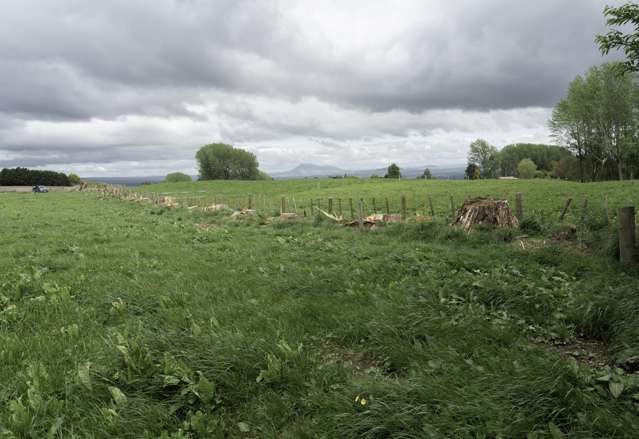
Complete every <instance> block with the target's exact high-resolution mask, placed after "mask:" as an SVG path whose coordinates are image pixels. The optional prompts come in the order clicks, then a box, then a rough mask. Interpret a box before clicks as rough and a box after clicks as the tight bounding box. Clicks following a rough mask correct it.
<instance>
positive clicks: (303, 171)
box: [269, 163, 465, 180]
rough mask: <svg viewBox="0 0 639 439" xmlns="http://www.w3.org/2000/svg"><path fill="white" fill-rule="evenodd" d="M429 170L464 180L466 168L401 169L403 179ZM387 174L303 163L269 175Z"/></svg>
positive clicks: (436, 174)
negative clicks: (288, 169)
mask: <svg viewBox="0 0 639 439" xmlns="http://www.w3.org/2000/svg"><path fill="white" fill-rule="evenodd" d="M426 168H429V169H430V172H431V173H432V174H433V176H435V177H437V178H451V179H461V178H464V171H465V166H463V165H458V166H455V165H451V166H419V167H410V168H401V173H402V177H404V178H417V177H419V176H420V175H422V174H423V172H424V169H426ZM385 174H386V168H378V169H357V170H347V169H342V168H338V167H336V166H322V165H314V164H312V163H302V164H300V165H298V166H296V167H295V168H293V169H291V170H290V171H284V172H272V173H270V174H269V175H270V176H271V177H273V178H275V179H278V180H279V179H292V178H327V177H343V176H344V175H347V176H352V177H370V176H372V175H377V176H379V177H383V176H384V175H385Z"/></svg>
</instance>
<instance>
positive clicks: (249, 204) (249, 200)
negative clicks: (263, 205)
mask: <svg viewBox="0 0 639 439" xmlns="http://www.w3.org/2000/svg"><path fill="white" fill-rule="evenodd" d="M248 208H249V209H253V194H249V197H248Z"/></svg>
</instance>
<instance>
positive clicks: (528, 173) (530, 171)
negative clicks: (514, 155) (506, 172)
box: [517, 159, 537, 178]
mask: <svg viewBox="0 0 639 439" xmlns="http://www.w3.org/2000/svg"><path fill="white" fill-rule="evenodd" d="M535 172H537V165H536V164H535V162H533V161H532V160H530V159H523V160H522V161H520V162H519V164H518V165H517V174H518V175H519V178H534V177H535Z"/></svg>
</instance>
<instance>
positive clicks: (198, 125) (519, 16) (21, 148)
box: [0, 0, 615, 165]
mask: <svg viewBox="0 0 639 439" xmlns="http://www.w3.org/2000/svg"><path fill="white" fill-rule="evenodd" d="M614 3H615V2H613V4H614ZM605 4H606V3H605V2H603V1H600V0H580V1H574V0H538V1H535V2H526V1H507V0H483V1H481V2H479V1H475V0H462V1H454V2H451V1H443V0H436V1H435V0H432V1H427V0H419V1H418V0H416V1H408V0H406V1H390V0H382V1H378V2H375V1H372V0H368V1H363V0H354V1H351V2H336V1H335V2H324V1H306V2H300V1H292V0H290V1H287V0H281V1H269V2H257V1H253V0H216V1H209V0H109V1H101V2H87V1H83V0H57V1H55V2H53V1H51V2H49V1H43V0H4V1H3V2H2V3H1V4H0V84H2V85H1V86H0V163H2V164H5V163H15V162H19V161H20V157H22V158H23V159H24V161H25V163H27V162H28V163H30V164H31V165H38V164H39V165H47V164H54V163H75V162H89V161H93V162H96V163H99V162H106V161H118V162H120V161H126V160H140V159H142V158H143V157H144V156H145V155H146V154H148V153H149V151H153V154H154V157H155V158H159V157H162V158H164V157H166V158H167V160H169V157H170V156H171V154H172V153H173V154H176V155H177V156H180V157H182V156H185V155H191V156H192V148H193V145H195V144H196V142H200V141H201V140H204V139H206V138H211V137H214V136H220V137H222V138H223V139H229V140H233V141H237V142H239V143H250V142H255V143H260V142H262V143H264V142H277V140H278V139H292V138H304V137H306V138H308V139H312V138H325V139H329V140H326V141H323V142H324V143H323V142H316V141H313V140H309V142H310V143H312V144H314V145H316V147H318V148H321V147H322V146H324V147H329V146H330V145H332V143H333V141H337V143H338V144H340V140H342V141H347V140H348V141H350V140H353V139H358V138H361V139H364V138H366V137H367V136H372V137H384V136H385V135H388V136H402V135H403V136H407V135H410V134H411V133H414V132H418V133H422V135H424V136H428V135H434V134H433V133H436V132H437V130H438V129H444V130H445V129H447V128H446V127H447V126H448V125H450V124H447V123H446V121H445V120H443V118H442V117H440V116H441V114H442V113H441V111H448V110H451V111H452V110H454V111H457V110H459V111H461V113H459V114H458V116H459V117H460V118H461V120H463V121H467V119H468V117H470V119H471V120H470V123H471V125H472V120H473V119H474V118H475V116H473V114H474V112H489V111H491V110H513V111H518V109H525V108H532V107H539V108H549V107H551V106H552V105H554V103H555V102H556V101H557V100H558V99H559V98H560V97H561V95H562V94H563V93H564V91H565V88H566V86H567V83H568V82H569V81H570V80H571V79H572V78H573V77H574V76H575V75H576V74H579V73H582V72H583V71H584V70H585V69H587V68H588V67H589V66H591V65H594V64H597V63H600V62H602V61H603V58H602V57H601V55H600V54H599V53H598V51H597V49H596V47H595V44H594V36H595V35H596V34H597V33H598V32H601V31H603V30H604V18H603V16H602V9H603V7H604V6H605ZM310 111H317V112H318V115H317V117H311V116H308V117H306V118H304V117H300V115H299V113H305V112H310ZM269 112H272V114H267V113H269ZM432 112H435V113H434V114H435V116H433V113H432ZM467 112H470V113H467ZM380 114H381V116H379V115H380ZM468 114H470V116H468ZM338 115H339V116H340V117H341V119H339V120H336V119H337V116H338ZM415 115H417V116H415ZM437 115H439V116H437ZM127 118H129V119H130V118H136V120H137V118H146V119H147V121H150V122H148V123H147V126H146V127H144V123H142V122H139V121H137V122H136V123H135V124H134V126H133V127H131V126H129V125H128V124H127ZM489 118H490V117H489ZM162 119H164V120H170V119H178V120H180V121H182V123H181V125H180V124H178V125H179V126H175V127H174V129H173V131H171V132H170V133H167V132H166V131H164V130H159V133H160V134H159V135H158V134H157V133H154V132H153V131H154V130H157V129H158V125H161V123H158V120H162ZM96 120H99V121H116V122H118V126H119V128H117V129H119V130H120V131H119V132H118V133H113V132H112V131H111V129H116V128H111V127H109V128H108V131H109V132H108V133H107V134H106V135H104V136H102V137H99V136H98V137H99V138H96V137H95V136H92V135H89V134H88V131H87V130H92V129H98V130H100V129H102V128H104V127H102V126H98V127H97V128H96V127H95V126H94V125H95V124H94V123H93V122H94V121H96ZM365 120H368V121H369V125H366V122H365ZM76 122H84V125H76ZM521 123H522V124H524V125H525V124H527V123H529V122H528V121H527V120H525V117H524V118H523V119H522V122H521ZM461 125H464V123H461ZM38 129H40V130H53V131H54V132H55V133H54V134H55V135H54V136H53V139H51V140H49V141H47V140H46V138H47V136H46V135H44V133H39V132H38V131H37V130H38ZM459 129H461V130H462V131H463V130H464V128H463V127H461V128H459ZM476 131H481V127H479V128H478V129H477V130H476ZM163 135H164V138H161V137H162V136H163ZM180 139H182V140H180ZM364 141H365V140H364ZM327 142H328V143H327ZM342 144H344V143H343V142H342ZM78 145H80V147H79V146H78ZM185 145H186V146H187V149H188V153H187V152H182V151H178V150H179V149H180V148H181V147H185ZM327 145H328V146H327ZM99 148H102V149H99ZM2 151H5V154H9V156H10V157H13V158H11V159H6V158H5V159H4V160H3V155H2ZM176 151H178V152H176ZM38 157H40V158H41V159H40V162H38ZM9 160H11V161H9Z"/></svg>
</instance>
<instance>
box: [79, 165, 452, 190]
mask: <svg viewBox="0 0 639 439" xmlns="http://www.w3.org/2000/svg"><path fill="white" fill-rule="evenodd" d="M426 168H429V169H430V172H431V173H432V174H433V176H435V177H437V178H450V179H462V178H464V170H465V167H464V166H461V165H459V166H454V165H451V166H419V167H410V168H401V173H402V177H403V178H417V177H419V176H420V175H422V173H423V172H424V169H426ZM385 174H386V168H378V169H357V170H347V169H342V168H338V167H337V166H322V165H314V164H312V163H302V164H300V165H298V166H296V167H295V168H293V169H291V170H289V171H284V172H271V173H270V174H269V175H270V176H271V177H273V178H274V179H276V180H289V179H294V178H329V177H343V176H344V175H347V176H350V177H363V178H368V177H370V176H372V175H377V176H379V177H383V176H384V175H385ZM191 177H192V178H193V180H197V179H198V176H197V175H192V176H191ZM85 180H87V181H92V182H96V183H107V184H115V185H122V186H139V185H141V184H145V183H160V182H162V181H164V176H163V175H148V176H142V177H135V176H134V177H86V178H85Z"/></svg>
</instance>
